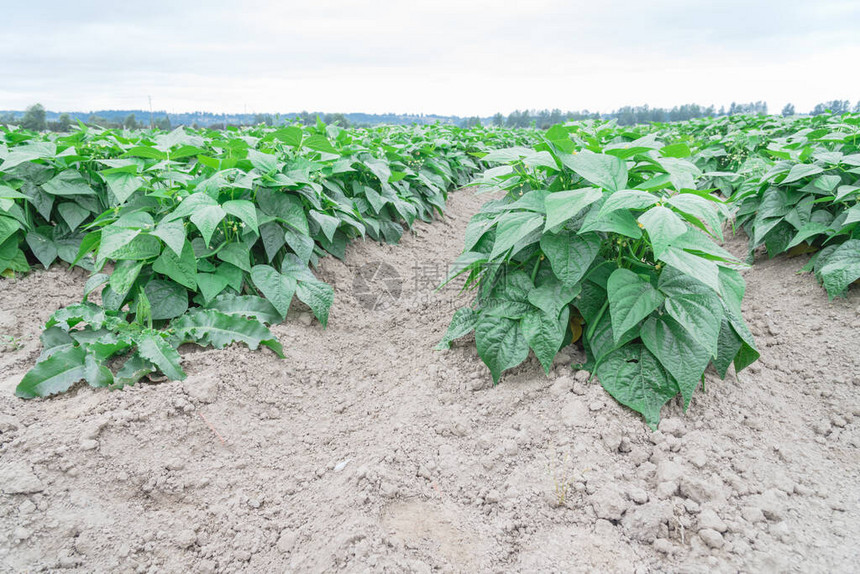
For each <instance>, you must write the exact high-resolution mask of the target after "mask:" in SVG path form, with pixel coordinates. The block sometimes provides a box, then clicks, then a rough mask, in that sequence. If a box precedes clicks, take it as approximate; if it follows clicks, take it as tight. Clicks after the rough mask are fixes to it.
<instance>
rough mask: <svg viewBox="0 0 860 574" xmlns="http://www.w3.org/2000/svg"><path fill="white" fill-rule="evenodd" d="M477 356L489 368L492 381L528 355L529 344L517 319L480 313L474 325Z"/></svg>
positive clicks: (494, 381) (497, 379)
mask: <svg viewBox="0 0 860 574" xmlns="http://www.w3.org/2000/svg"><path fill="white" fill-rule="evenodd" d="M475 344H476V346H477V347H478V356H480V357H481V360H482V361H484V363H485V364H486V365H487V366H488V367H489V368H490V374H491V375H492V377H493V383H498V382H499V378H500V377H501V376H502V373H503V372H504V371H506V370H508V369H511V368H513V367H516V366H517V365H519V364H520V363H522V362H523V361H525V360H526V358H527V357H528V356H529V344H528V342H527V341H526V338H525V337H524V336H523V333H522V329H520V323H519V321H515V320H513V319H508V318H505V317H494V316H492V315H487V314H485V313H482V314H481V317H480V318H479V319H478V324H477V325H476V326H475Z"/></svg>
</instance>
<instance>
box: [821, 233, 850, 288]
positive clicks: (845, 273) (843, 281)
mask: <svg viewBox="0 0 860 574" xmlns="http://www.w3.org/2000/svg"><path fill="white" fill-rule="evenodd" d="M817 274H818V276H819V277H820V278H821V282H822V283H823V284H824V288H825V289H827V295H828V296H829V297H830V298H831V299H833V298H834V297H836V296H838V295H844V294H845V292H846V291H847V290H848V286H849V285H850V284H851V283H853V282H854V281H857V279H860V240H858V239H851V240H849V241H846V242H845V243H843V244H842V245H840V246H839V247H838V248H837V249H836V250H835V251H833V253H831V254H830V255H829V256H828V257H827V258H826V259H825V260H824V264H823V265H822V266H821V269H820V270H819V271H818V273H817Z"/></svg>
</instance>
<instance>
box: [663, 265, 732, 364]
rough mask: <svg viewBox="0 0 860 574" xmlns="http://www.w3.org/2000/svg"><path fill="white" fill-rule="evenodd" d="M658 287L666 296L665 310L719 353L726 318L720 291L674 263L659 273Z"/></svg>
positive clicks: (697, 339) (694, 335)
mask: <svg viewBox="0 0 860 574" xmlns="http://www.w3.org/2000/svg"><path fill="white" fill-rule="evenodd" d="M658 287H659V289H660V291H662V293H663V294H664V295H665V296H666V302H665V306H666V313H668V314H669V316H670V317H672V318H673V319H675V320H676V321H677V322H678V323H679V324H680V325H681V326H682V327H684V329H686V330H687V332H688V333H690V336H692V337H693V338H694V339H695V340H696V341H697V342H698V343H699V344H700V345H701V346H703V347H704V348H705V349H707V350H708V351H709V352H710V354H711V356H712V357H716V356H717V352H718V345H717V343H718V339H719V335H720V325H721V324H722V321H723V304H722V303H721V302H720V297H719V296H718V295H717V293H715V292H714V291H713V289H711V288H709V287H708V286H707V285H705V284H703V283H701V282H700V281H698V280H697V279H694V278H692V277H690V276H688V275H685V274H684V273H681V272H680V271H678V270H676V269H674V268H673V267H667V268H666V269H665V270H664V271H663V273H661V274H660V280H659V283H658ZM741 296H743V294H741Z"/></svg>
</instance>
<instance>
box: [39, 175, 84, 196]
mask: <svg viewBox="0 0 860 574" xmlns="http://www.w3.org/2000/svg"><path fill="white" fill-rule="evenodd" d="M42 189H44V190H45V191H46V192H48V193H50V194H51V195H61V196H71V195H95V194H96V192H95V191H93V188H92V187H90V186H89V184H88V183H87V182H86V180H84V178H83V177H82V176H81V174H79V173H78V172H77V171H75V170H66V171H61V172H60V173H58V174H57V175H56V176H55V177H54V178H53V179H51V180H50V181H48V182H46V183H44V184H42Z"/></svg>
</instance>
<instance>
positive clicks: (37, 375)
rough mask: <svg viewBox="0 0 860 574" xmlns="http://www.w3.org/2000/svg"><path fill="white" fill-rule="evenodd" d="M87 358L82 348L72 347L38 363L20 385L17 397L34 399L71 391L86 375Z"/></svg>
mask: <svg viewBox="0 0 860 574" xmlns="http://www.w3.org/2000/svg"><path fill="white" fill-rule="evenodd" d="M85 356H86V353H85V352H84V350H83V349H82V348H81V347H71V348H69V349H64V350H62V351H58V352H56V353H54V354H52V355H51V356H50V357H48V358H47V359H45V360H44V361H40V362H38V363H36V365H35V366H34V367H33V368H32V369H30V370H29V371H27V374H26V375H24V378H23V379H21V382H20V383H18V386H17V387H16V389H15V396H17V397H21V398H22V399H32V398H35V397H47V396H49V395H53V394H57V393H62V392H64V391H67V390H69V389H70V388H71V386H72V385H74V384H75V383H77V382H78V381H80V380H81V379H83V378H84V377H85V375H86V367H85V365H84V358H85Z"/></svg>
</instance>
